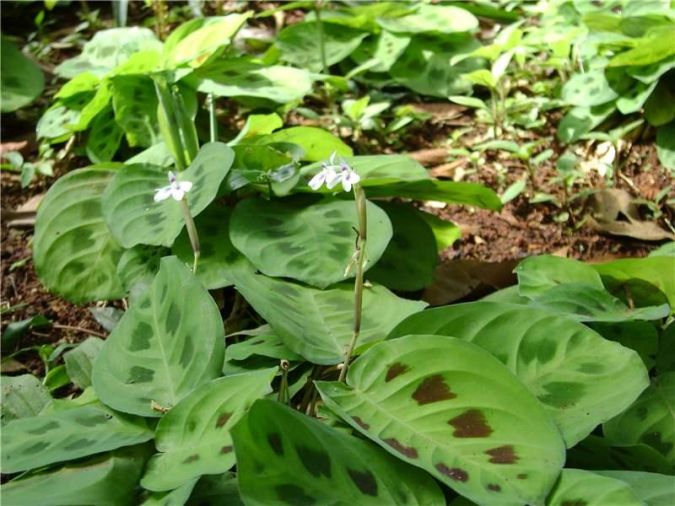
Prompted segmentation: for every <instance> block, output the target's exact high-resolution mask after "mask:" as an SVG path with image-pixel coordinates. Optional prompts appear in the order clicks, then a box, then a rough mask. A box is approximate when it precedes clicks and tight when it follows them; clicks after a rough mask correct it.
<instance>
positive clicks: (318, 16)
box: [314, 0, 328, 72]
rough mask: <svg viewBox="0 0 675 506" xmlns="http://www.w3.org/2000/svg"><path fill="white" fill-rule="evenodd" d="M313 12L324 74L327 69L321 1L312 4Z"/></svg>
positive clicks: (317, 0)
mask: <svg viewBox="0 0 675 506" xmlns="http://www.w3.org/2000/svg"><path fill="white" fill-rule="evenodd" d="M314 12H315V13H316V26H317V29H318V36H319V54H320V55H321V72H325V71H326V69H327V68H328V64H327V63H326V44H325V42H324V36H323V35H324V34H323V23H322V22H321V0H316V2H314Z"/></svg>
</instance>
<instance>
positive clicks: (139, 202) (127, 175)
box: [103, 142, 234, 248]
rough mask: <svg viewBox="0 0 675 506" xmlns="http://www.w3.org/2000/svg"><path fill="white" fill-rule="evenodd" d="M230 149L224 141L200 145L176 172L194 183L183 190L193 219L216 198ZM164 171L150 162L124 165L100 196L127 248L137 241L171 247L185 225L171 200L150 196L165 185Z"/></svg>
mask: <svg viewBox="0 0 675 506" xmlns="http://www.w3.org/2000/svg"><path fill="white" fill-rule="evenodd" d="M233 159H234V153H233V151H232V149H231V148H230V147H229V146H227V145H226V144H223V143H222V142H209V143H207V144H204V145H203V146H202V147H201V149H200V150H199V153H198V154H197V156H196V157H195V159H194V160H193V162H192V163H191V164H190V167H188V169H187V170H185V171H183V172H182V173H180V174H179V175H178V179H179V180H181V181H190V182H192V183H193V185H192V189H191V190H190V191H189V192H188V193H186V196H185V198H186V199H187V204H188V207H189V208H190V213H191V214H192V216H193V217H195V216H197V215H198V214H199V213H201V212H202V211H203V210H204V209H206V206H208V205H209V204H210V203H211V202H212V201H213V199H215V198H216V195H217V193H218V188H219V186H220V183H221V182H222V181H223V179H224V178H225V176H226V175H227V173H228V171H229V170H230V166H231V165H232V161H233ZM167 184H168V179H167V173H166V171H165V170H163V169H161V168H159V167H154V166H152V165H126V166H125V167H123V168H122V169H120V171H119V172H118V173H117V175H116V176H115V178H114V179H113V180H112V181H111V183H110V185H109V186H108V188H107V190H106V192H105V194H104V195H103V214H104V216H105V219H106V223H107V224H108V226H109V227H110V231H111V232H112V234H113V236H114V237H115V238H117V240H118V241H119V243H120V244H121V245H122V246H124V247H125V248H131V247H133V246H135V245H137V244H150V245H163V246H171V245H172V244H173V242H174V240H175V239H176V237H178V234H180V231H181V230H182V229H183V227H184V225H185V220H184V218H183V213H182V211H181V206H180V203H179V202H177V201H175V200H174V199H173V198H168V199H166V200H163V201H161V202H155V201H154V200H153V198H154V195H155V191H156V190H157V189H158V188H162V187H165V186H167Z"/></svg>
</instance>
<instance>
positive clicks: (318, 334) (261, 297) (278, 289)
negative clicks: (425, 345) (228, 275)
mask: <svg viewBox="0 0 675 506" xmlns="http://www.w3.org/2000/svg"><path fill="white" fill-rule="evenodd" d="M234 282H235V286H236V287H237V290H238V291H239V292H240V293H241V294H242V295H243V296H244V298H245V299H246V300H247V301H248V303H249V304H251V305H252V306H253V308H254V309H255V310H256V311H257V312H258V313H259V314H260V315H261V316H262V317H263V318H265V320H266V321H267V322H268V323H269V324H270V326H271V327H272V328H273V329H274V331H275V332H277V333H278V334H279V337H281V339H282V340H283V342H284V344H285V345H286V346H287V347H288V348H290V349H291V350H292V351H293V352H295V353H297V354H299V355H301V356H303V357H304V358H305V359H306V360H308V361H310V362H313V363H315V364H324V365H331V364H337V363H339V362H341V361H342V360H343V358H344V357H343V355H344V351H345V347H346V346H347V345H348V344H349V340H350V339H351V336H352V328H353V318H354V289H353V287H352V286H351V285H347V284H341V285H337V286H335V287H334V288H331V289H329V290H317V289H315V288H310V287H306V286H302V285H299V284H294V283H289V282H286V281H281V280H278V279H274V278H268V277H267V276H263V275H258V274H253V273H243V272H242V273H239V272H238V273H237V274H236V277H235V279H234ZM425 305H426V304H425V303H424V302H417V301H411V300H406V299H401V298H399V297H397V296H396V295H394V294H393V293H391V292H390V291H389V290H387V289H386V288H384V287H382V286H378V285H374V286H371V287H367V288H365V289H364V292H363V318H362V323H361V337H360V338H359V343H360V344H365V343H369V342H373V341H378V340H381V339H384V337H385V336H386V335H387V333H388V332H389V331H390V330H391V329H392V328H394V326H395V325H396V324H397V323H398V322H400V321H401V320H403V319H404V318H405V317H406V316H409V315H411V314H413V313H416V312H418V311H421V310H422V309H423V308H424V306H425Z"/></svg>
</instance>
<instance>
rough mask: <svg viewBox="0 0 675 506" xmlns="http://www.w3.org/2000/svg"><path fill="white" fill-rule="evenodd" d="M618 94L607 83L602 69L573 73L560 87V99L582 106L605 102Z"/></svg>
mask: <svg viewBox="0 0 675 506" xmlns="http://www.w3.org/2000/svg"><path fill="white" fill-rule="evenodd" d="M618 96H619V95H618V93H617V92H616V91H614V90H613V89H612V87H611V86H610V85H609V82H608V81H607V78H606V77H605V73H604V71H603V70H591V71H589V72H586V73H583V74H574V75H573V76H572V77H571V78H570V79H569V81H567V82H566V83H565V84H564V86H563V89H562V99H563V100H564V101H565V102H567V103H568V104H572V105H576V106H583V107H592V106H595V105H601V104H605V103H607V102H610V101H612V100H614V99H616V98H617V97H618Z"/></svg>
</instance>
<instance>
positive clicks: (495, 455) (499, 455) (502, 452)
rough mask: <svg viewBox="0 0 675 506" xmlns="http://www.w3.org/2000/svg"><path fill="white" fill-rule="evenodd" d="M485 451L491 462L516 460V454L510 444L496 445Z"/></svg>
mask: <svg viewBox="0 0 675 506" xmlns="http://www.w3.org/2000/svg"><path fill="white" fill-rule="evenodd" d="M485 453H487V454H488V455H489V456H490V462H492V463H493V464H515V463H516V462H518V456H517V455H516V453H515V451H514V450H513V446H512V445H504V446H498V447H497V448H492V449H490V450H485ZM520 476H521V475H520V474H519V475H517V476H516V478H519V477H520Z"/></svg>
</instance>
